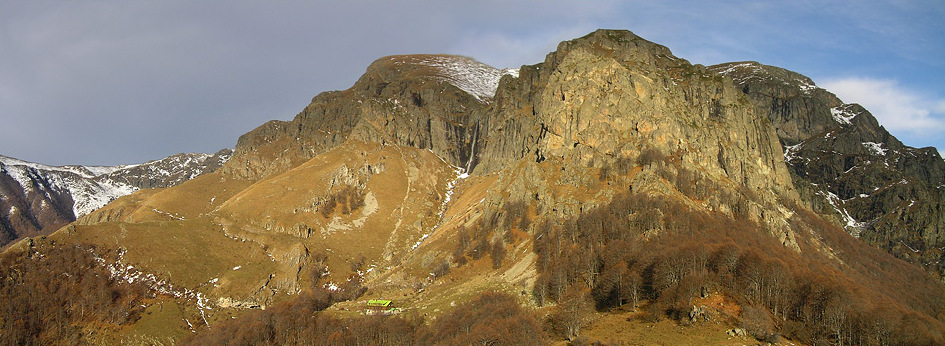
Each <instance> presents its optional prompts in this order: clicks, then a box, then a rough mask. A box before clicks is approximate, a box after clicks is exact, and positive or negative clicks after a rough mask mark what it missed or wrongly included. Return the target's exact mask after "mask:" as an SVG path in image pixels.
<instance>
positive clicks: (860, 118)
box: [710, 62, 945, 274]
mask: <svg viewBox="0 0 945 346" xmlns="http://www.w3.org/2000/svg"><path fill="white" fill-rule="evenodd" d="M710 69H711V70H712V71H715V72H718V73H720V74H722V75H725V76H727V77H729V78H731V79H732V80H733V81H734V82H735V84H736V85H737V86H738V87H739V88H740V89H741V90H742V92H744V93H745V94H746V95H748V96H749V98H750V99H751V101H752V103H753V104H754V105H755V107H756V108H757V109H758V112H759V113H760V114H762V115H764V116H767V118H768V119H770V120H771V122H772V124H774V126H775V128H776V129H777V133H778V136H779V138H780V141H781V142H782V144H784V148H785V152H784V156H785V161H786V162H787V163H788V167H789V168H790V170H791V174H792V177H793V179H794V182H795V184H796V185H797V187H798V189H799V190H800V191H801V192H802V194H803V195H804V197H805V200H807V201H808V203H810V204H811V205H812V206H813V207H814V208H815V209H816V210H819V211H821V212H823V213H827V214H832V215H833V216H834V217H835V220H836V221H837V223H838V224H839V225H841V226H844V227H845V228H846V229H847V231H848V232H850V234H852V235H853V236H855V237H859V238H860V239H862V240H864V241H866V242H868V243H870V244H873V245H875V246H877V247H879V248H882V249H884V250H886V251H888V252H890V253H892V254H894V255H895V256H896V257H899V258H902V259H905V260H907V261H910V262H913V263H916V264H919V265H922V266H924V267H926V268H927V269H928V270H930V271H932V272H935V273H938V274H945V261H942V259H943V255H945V254H943V251H942V249H943V248H945V208H943V206H945V161H943V160H942V158H941V157H940V156H939V154H938V152H937V151H936V150H935V149H934V148H923V149H917V148H912V147H909V146H906V145H903V144H902V143H901V142H900V141H899V140H897V139H896V138H895V137H893V136H892V135H891V134H889V132H887V131H886V129H884V128H883V127H882V126H880V124H879V123H878V122H877V121H876V119H875V118H874V117H873V116H872V115H871V114H870V113H869V111H867V110H866V109H864V108H863V107H861V106H859V105H857V104H845V103H843V102H842V101H841V100H840V99H838V98H837V97H836V96H835V95H833V94H832V93H830V92H829V91H827V90H824V89H822V88H819V87H817V86H816V85H814V83H813V81H811V80H810V79H809V78H807V77H804V76H802V75H800V74H797V73H794V72H790V71H787V70H784V69H781V68H778V67H773V66H767V65H762V64H759V63H755V62H739V63H729V64H722V65H717V66H712V67H710Z"/></svg>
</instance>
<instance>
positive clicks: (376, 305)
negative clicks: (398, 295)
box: [365, 299, 397, 315]
mask: <svg viewBox="0 0 945 346" xmlns="http://www.w3.org/2000/svg"><path fill="white" fill-rule="evenodd" d="M396 309H397V308H395V307H394V302H393V301H392V300H388V299H371V300H368V302H367V310H366V311H365V313H366V314H368V315H382V314H383V315H390V314H393V313H394V312H395V310H396Z"/></svg>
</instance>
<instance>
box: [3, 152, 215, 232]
mask: <svg viewBox="0 0 945 346" xmlns="http://www.w3.org/2000/svg"><path fill="white" fill-rule="evenodd" d="M230 155H231V151H230V150H229V149H226V150H221V151H219V152H217V153H216V154H214V155H209V154H176V155H172V156H169V157H166V158H163V159H160V160H154V161H149V162H147V163H144V164H139V165H124V166H114V167H98V166H62V167H53V166H46V165H41V164H36V163H32V162H26V161H21V160H17V159H13V158H9V157H5V156H0V196H2V199H0V246H3V245H6V244H8V243H9V242H11V241H13V240H15V239H17V238H20V237H24V236H29V237H33V236H39V235H44V234H49V233H50V232H52V231H55V230H56V229H57V228H59V227H61V226H63V225H65V224H67V223H69V222H72V221H75V220H76V218H77V217H81V216H83V215H86V214H88V213H90V212H91V211H93V210H95V209H97V208H99V207H101V206H104V205H105V204H107V203H108V202H111V201H112V200H114V199H116V198H118V197H121V196H124V195H127V194H130V193H132V192H135V191H137V190H139V189H151V188H161V187H169V186H175V185H178V184H180V183H182V182H184V181H187V180H189V179H192V178H193V177H196V176H198V175H200V174H203V173H205V172H212V171H214V170H215V169H217V168H219V167H220V166H221V165H222V164H223V163H224V162H226V160H227V159H228V158H229V156H230Z"/></svg>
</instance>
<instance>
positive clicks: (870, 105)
mask: <svg viewBox="0 0 945 346" xmlns="http://www.w3.org/2000/svg"><path fill="white" fill-rule="evenodd" d="M819 84H820V86H821V87H823V88H825V89H827V90H830V91H831V92H833V93H834V94H836V95H837V96H838V97H840V99H841V100H843V102H846V103H859V104H860V105H862V106H863V107H865V108H866V109H868V110H869V111H870V113H872V114H873V116H875V117H876V119H877V120H878V121H879V123H880V125H883V126H884V127H886V129H887V130H889V131H890V132H892V133H893V134H894V135H896V136H905V137H907V138H900V140H903V142H906V144H909V143H908V142H909V140H908V137H919V138H924V139H933V140H934V139H936V138H937V142H938V143H935V146H936V147H941V146H942V145H943V144H945V143H943V141H942V139H943V138H942V133H943V132H945V100H943V99H940V98H936V97H930V96H927V95H924V94H922V93H919V92H915V91H912V90H909V89H907V88H904V87H902V86H900V85H899V83H897V82H896V81H895V80H889V79H874V78H865V77H845V78H837V79H831V80H826V81H823V82H821V83H819Z"/></svg>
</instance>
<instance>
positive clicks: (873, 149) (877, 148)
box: [861, 142, 889, 156]
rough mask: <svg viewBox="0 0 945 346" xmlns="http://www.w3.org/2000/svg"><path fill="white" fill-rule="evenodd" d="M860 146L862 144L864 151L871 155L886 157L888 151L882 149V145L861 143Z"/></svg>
mask: <svg viewBox="0 0 945 346" xmlns="http://www.w3.org/2000/svg"><path fill="white" fill-rule="evenodd" d="M861 144H863V147H864V148H866V150H869V151H870V153H872V154H873V155H881V156H886V152H887V151H889V149H883V143H875V142H863V143H861Z"/></svg>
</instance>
